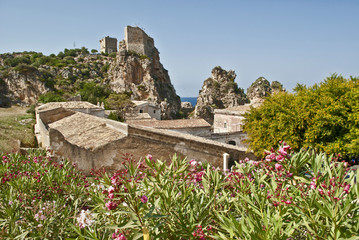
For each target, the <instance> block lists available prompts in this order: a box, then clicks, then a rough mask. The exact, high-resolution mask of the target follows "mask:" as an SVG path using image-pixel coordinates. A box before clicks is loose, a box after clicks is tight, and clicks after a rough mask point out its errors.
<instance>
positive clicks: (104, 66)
mask: <svg viewBox="0 0 359 240" xmlns="http://www.w3.org/2000/svg"><path fill="white" fill-rule="evenodd" d="M109 68H110V64H108V63H106V64H105V65H103V66H102V68H101V72H103V73H107V72H108V69H109Z"/></svg>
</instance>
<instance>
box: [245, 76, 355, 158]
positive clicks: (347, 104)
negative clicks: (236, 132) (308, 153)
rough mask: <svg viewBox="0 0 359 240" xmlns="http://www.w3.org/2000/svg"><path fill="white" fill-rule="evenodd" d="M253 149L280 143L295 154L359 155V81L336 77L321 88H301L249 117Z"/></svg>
mask: <svg viewBox="0 0 359 240" xmlns="http://www.w3.org/2000/svg"><path fill="white" fill-rule="evenodd" d="M244 130H245V131H246V132H247V133H248V142H249V147H250V149H252V150H253V151H254V152H255V154H257V155H259V156H262V154H263V153H262V152H261V151H262V150H261V149H263V148H266V149H270V148H271V147H276V146H277V144H278V142H279V141H280V140H284V141H286V142H287V143H288V144H290V145H291V146H292V148H294V149H295V150H299V149H301V148H307V147H311V148H314V149H316V150H318V151H325V152H327V153H328V154H332V153H337V154H339V153H340V154H341V155H342V156H344V158H350V157H351V156H358V155H359V78H353V77H351V78H349V79H345V78H343V77H342V76H338V75H337V74H334V75H332V76H330V77H328V78H327V79H325V80H324V81H323V82H322V83H320V84H315V85H314V86H312V87H306V86H303V85H300V84H297V86H296V88H295V93H288V92H280V93H278V94H273V95H271V96H269V97H268V98H267V99H265V101H264V103H263V105H262V106H260V107H258V108H256V109H251V111H250V112H249V113H247V114H246V120H245V126H244Z"/></svg>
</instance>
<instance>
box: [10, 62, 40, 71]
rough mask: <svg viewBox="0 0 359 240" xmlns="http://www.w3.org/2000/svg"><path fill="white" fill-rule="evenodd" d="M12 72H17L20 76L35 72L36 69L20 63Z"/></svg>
mask: <svg viewBox="0 0 359 240" xmlns="http://www.w3.org/2000/svg"><path fill="white" fill-rule="evenodd" d="M14 70H16V71H18V72H19V73H21V74H29V73H33V72H36V71H37V68H36V67H33V66H30V65H27V64H23V63H21V64H19V65H17V66H16V67H15V68H14Z"/></svg>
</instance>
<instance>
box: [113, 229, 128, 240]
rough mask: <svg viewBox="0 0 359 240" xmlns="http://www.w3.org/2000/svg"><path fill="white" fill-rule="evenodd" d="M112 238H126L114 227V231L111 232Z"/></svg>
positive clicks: (119, 239)
mask: <svg viewBox="0 0 359 240" xmlns="http://www.w3.org/2000/svg"><path fill="white" fill-rule="evenodd" d="M112 239H115V240H127V238H126V237H125V235H124V234H123V233H120V230H118V229H116V231H115V232H114V233H113V234H112Z"/></svg>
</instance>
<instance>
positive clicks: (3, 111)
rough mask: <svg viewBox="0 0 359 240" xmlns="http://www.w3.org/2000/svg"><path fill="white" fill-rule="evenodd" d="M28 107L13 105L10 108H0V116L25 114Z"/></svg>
mask: <svg viewBox="0 0 359 240" xmlns="http://www.w3.org/2000/svg"><path fill="white" fill-rule="evenodd" d="M28 109H29V108H28V107H18V106H13V107H11V108H0V118H5V117H11V116H23V115H26V114H27V113H26V111H27V110H28Z"/></svg>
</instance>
